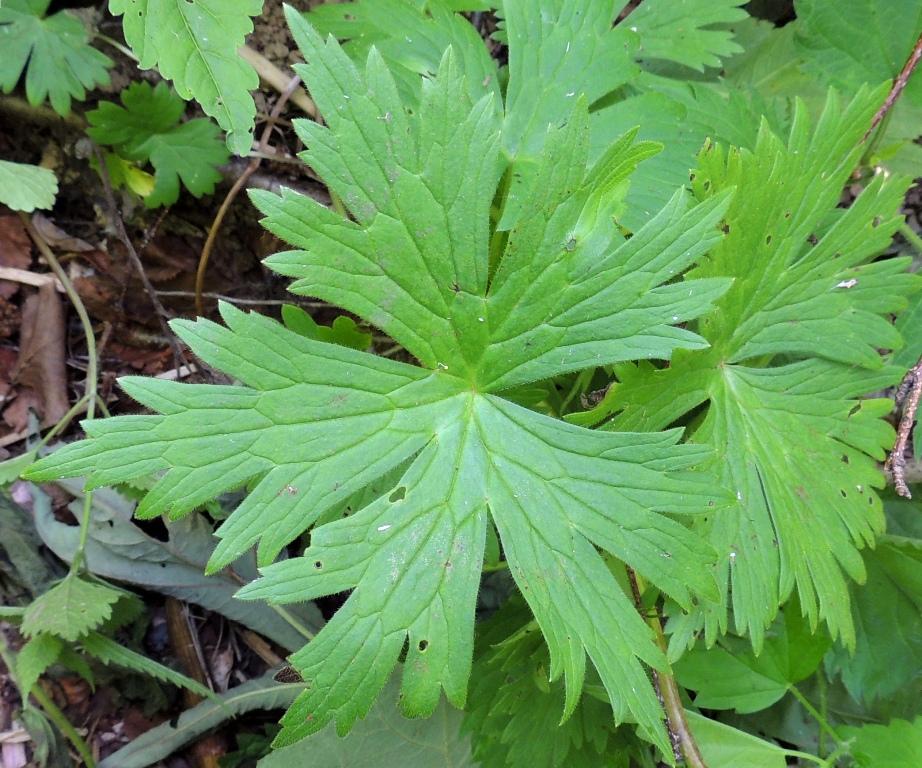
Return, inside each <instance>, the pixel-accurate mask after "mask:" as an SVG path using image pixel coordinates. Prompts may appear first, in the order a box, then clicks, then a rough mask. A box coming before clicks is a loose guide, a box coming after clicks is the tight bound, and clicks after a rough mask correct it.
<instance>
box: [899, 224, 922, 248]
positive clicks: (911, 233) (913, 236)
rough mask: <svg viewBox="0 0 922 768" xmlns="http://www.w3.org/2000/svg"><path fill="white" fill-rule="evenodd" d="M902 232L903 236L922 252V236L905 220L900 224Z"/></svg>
mask: <svg viewBox="0 0 922 768" xmlns="http://www.w3.org/2000/svg"><path fill="white" fill-rule="evenodd" d="M900 234H901V235H902V236H903V239H904V240H906V242H907V243H909V244H910V245H911V246H912V247H913V248H915V249H916V250H917V251H918V252H919V253H922V237H919V235H918V234H917V233H916V231H915V230H914V229H913V228H912V227H910V226H909V225H908V224H907V223H906V221H905V220H904V221H903V223H902V224H900Z"/></svg>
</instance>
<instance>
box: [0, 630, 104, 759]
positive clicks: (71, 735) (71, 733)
mask: <svg viewBox="0 0 922 768" xmlns="http://www.w3.org/2000/svg"><path fill="white" fill-rule="evenodd" d="M0 659H2V660H3V663H4V665H6V669H7V672H8V673H9V675H10V678H11V679H12V680H13V683H15V685H16V687H17V688H18V689H19V695H20V696H21V697H22V703H23V706H24V707H28V706H29V695H31V696H32V697H33V698H34V699H35V700H36V701H37V702H38V704H39V706H40V707H41V708H42V711H44V713H45V714H46V715H47V716H48V719H49V720H51V722H53V723H54V724H55V725H56V726H57V728H58V730H59V731H60V732H61V733H62V734H63V735H64V737H65V738H66V739H67V740H68V741H69V742H70V743H71V744H72V745H73V747H74V749H75V750H77V754H79V755H80V757H81V758H83V762H84V764H85V766H86V768H96V761H95V760H94V759H93V753H92V752H90V749H89V747H88V746H87V745H86V742H85V741H84V740H83V737H82V736H81V735H80V734H79V733H77V729H76V728H74V726H73V725H71V723H70V721H69V720H68V719H67V718H66V717H65V716H64V713H63V712H62V711H61V710H60V709H59V708H58V705H57V704H55V703H54V701H53V700H52V699H51V697H50V696H48V694H47V693H45V691H44V690H43V689H42V687H41V686H40V685H38V683H36V684H35V685H33V686H32V690H31V691H28V692H26V691H23V690H22V687H21V686H20V685H19V679H18V678H17V676H16V660H15V658H14V656H13V654H12V652H11V651H10V649H9V647H8V646H7V644H6V639H5V638H0Z"/></svg>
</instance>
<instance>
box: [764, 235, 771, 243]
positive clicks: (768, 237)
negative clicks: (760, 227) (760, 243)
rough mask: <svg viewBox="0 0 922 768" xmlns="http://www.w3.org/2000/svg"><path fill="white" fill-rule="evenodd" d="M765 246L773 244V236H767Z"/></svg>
mask: <svg viewBox="0 0 922 768" xmlns="http://www.w3.org/2000/svg"><path fill="white" fill-rule="evenodd" d="M765 244H766V245H771V244H772V236H771V235H767V236H766V238H765Z"/></svg>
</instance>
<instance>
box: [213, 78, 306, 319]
mask: <svg viewBox="0 0 922 768" xmlns="http://www.w3.org/2000/svg"><path fill="white" fill-rule="evenodd" d="M300 82H301V78H300V77H297V76H295V77H293V78H292V79H291V81H290V82H289V83H288V86H287V87H286V88H285V90H284V91H283V92H282V95H281V96H279V100H278V101H277V102H276V103H275V106H274V107H273V108H272V114H271V115H269V119H268V120H267V121H266V127H265V129H264V130H263V135H262V137H261V138H260V140H259V145H258V149H257V151H258V152H259V153H262V154H264V153H265V152H266V149H267V148H268V146H269V137H270V136H271V135H272V129H273V128H274V127H275V121H276V119H277V118H278V116H279V115H280V114H282V108H283V107H284V106H285V103H286V102H287V101H288V98H289V96H291V94H292V93H294V91H295V89H296V88H297V87H298V84H299V83H300ZM261 162H262V158H261V157H254V158H252V159H251V160H250V164H249V165H248V166H247V167H246V170H245V171H244V172H243V173H241V174H240V177H239V178H238V179H237V181H235V182H234V186H232V187H231V189H230V192H228V193H227V197H225V198H224V202H223V203H221V207H220V208H219V209H218V213H217V215H216V216H215V218H214V222H212V225H211V229H210V230H209V232H208V239H207V240H205V246H204V247H203V248H202V255H201V256H199V261H198V270H197V271H196V273H195V310H196V312H198V313H199V315H203V314H205V313H204V309H203V305H202V291H203V289H204V287H205V270H206V269H207V268H208V259H209V258H210V257H211V249H212V248H213V247H214V242H215V238H217V235H218V230H220V229H221V222H222V221H223V220H224V216H225V215H226V214H227V211H228V210H229V209H230V206H231V203H232V202H233V201H234V198H236V197H237V194H238V193H239V192H240V190H241V189H243V187H244V185H245V184H246V181H247V179H248V178H250V176H251V175H252V174H253V173H255V171H256V169H257V168H259V165H260V163H261Z"/></svg>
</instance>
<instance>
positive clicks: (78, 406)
mask: <svg viewBox="0 0 922 768" xmlns="http://www.w3.org/2000/svg"><path fill="white" fill-rule="evenodd" d="M86 402H87V400H86V395H84V396H83V397H81V398H80V399H79V400H78V401H77V402H76V403H74V405H73V407H72V408H71V409H70V410H69V411H68V412H67V413H65V414H64V415H63V416H62V417H61V419H60V421H58V423H57V424H55V425H54V426H53V427H52V428H51V429H49V430H48V434H46V435H45V436H44V437H43V438H42V439H41V440H40V441H39V443H38V445H36V446H35V450H37V451H38V450H41V449H42V448H44V447H45V446H46V445H48V443H50V442H51V441H52V440H54V437H55V435H57V434H58V432H60V431H61V430H62V429H64V428H65V427H66V426H67V425H68V424H70V421H71V419H73V418H74V416H76V415H77V414H78V413H80V411H82V410H83V407H84V406H85V405H86Z"/></svg>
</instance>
